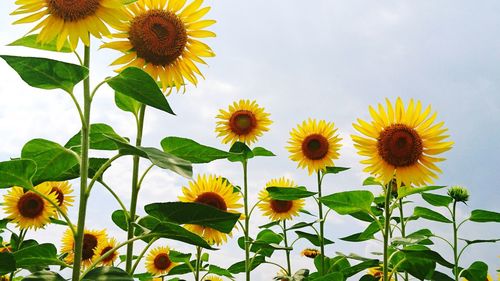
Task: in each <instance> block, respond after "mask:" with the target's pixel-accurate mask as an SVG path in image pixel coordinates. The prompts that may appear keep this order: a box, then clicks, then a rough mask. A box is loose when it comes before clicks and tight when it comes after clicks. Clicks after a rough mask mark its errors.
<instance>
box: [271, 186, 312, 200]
mask: <svg viewBox="0 0 500 281" xmlns="http://www.w3.org/2000/svg"><path fill="white" fill-rule="evenodd" d="M266 190H267V192H269V196H270V197H271V199H274V200H280V201H292V200H298V199H302V198H307V197H311V196H313V195H315V194H316V192H311V191H307V190H306V188H305V187H303V186H299V187H295V188H290V187H277V186H270V187H267V188H266Z"/></svg>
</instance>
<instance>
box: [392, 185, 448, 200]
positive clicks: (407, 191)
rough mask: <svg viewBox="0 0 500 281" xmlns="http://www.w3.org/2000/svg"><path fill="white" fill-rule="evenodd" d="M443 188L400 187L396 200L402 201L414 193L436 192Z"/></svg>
mask: <svg viewBox="0 0 500 281" xmlns="http://www.w3.org/2000/svg"><path fill="white" fill-rule="evenodd" d="M443 187H445V186H424V187H411V186H401V187H400V188H399V189H398V198H397V199H398V200H399V199H402V198H404V197H406V196H409V195H412V194H416V193H422V192H426V191H431V190H437V189H441V188H443Z"/></svg>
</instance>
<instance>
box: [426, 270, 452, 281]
mask: <svg viewBox="0 0 500 281" xmlns="http://www.w3.org/2000/svg"><path fill="white" fill-rule="evenodd" d="M430 280H431V281H455V279H453V278H451V277H450V276H448V275H446V274H444V273H442V272H439V271H434V273H433V274H432V277H431V279H430Z"/></svg>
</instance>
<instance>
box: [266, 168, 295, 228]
mask: <svg viewBox="0 0 500 281" xmlns="http://www.w3.org/2000/svg"><path fill="white" fill-rule="evenodd" d="M271 186H274V187H286V188H297V185H296V184H295V183H294V182H293V181H292V180H289V179H286V178H284V177H282V178H279V179H273V180H270V181H269V182H267V183H266V187H265V188H264V189H262V190H261V191H260V193H259V200H260V201H261V202H260V203H259V205H258V206H259V209H260V210H261V211H262V212H264V215H265V216H268V217H269V218H270V219H271V220H273V221H277V220H291V219H292V217H294V216H298V215H299V211H300V210H301V209H302V208H303V207H304V205H305V201H304V199H297V200H288V201H286V200H275V199H271V197H270V196H269V192H268V191H267V189H266V188H267V187H271Z"/></svg>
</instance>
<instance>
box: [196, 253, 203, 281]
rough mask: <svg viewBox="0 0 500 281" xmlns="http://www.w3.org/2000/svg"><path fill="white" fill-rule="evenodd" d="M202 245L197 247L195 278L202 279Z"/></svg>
mask: <svg viewBox="0 0 500 281" xmlns="http://www.w3.org/2000/svg"><path fill="white" fill-rule="evenodd" d="M201 251H202V249H201V247H199V246H198V247H196V268H195V273H194V280H195V281H200V269H201Z"/></svg>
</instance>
